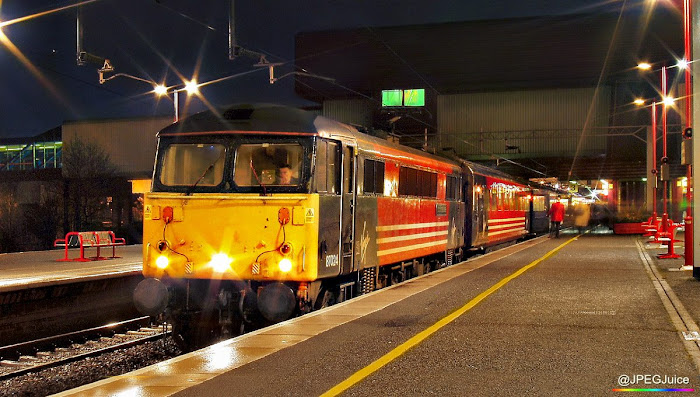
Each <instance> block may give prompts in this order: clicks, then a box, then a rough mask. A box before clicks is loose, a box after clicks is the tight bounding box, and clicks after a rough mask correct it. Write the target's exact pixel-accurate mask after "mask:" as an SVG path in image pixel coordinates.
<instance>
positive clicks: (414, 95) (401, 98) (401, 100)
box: [382, 88, 425, 107]
mask: <svg viewBox="0 0 700 397" xmlns="http://www.w3.org/2000/svg"><path fill="white" fill-rule="evenodd" d="M400 106H406V107H420V106H425V89H424V88H416V89H410V90H382V107H400Z"/></svg>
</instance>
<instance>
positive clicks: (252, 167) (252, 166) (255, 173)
mask: <svg viewBox="0 0 700 397" xmlns="http://www.w3.org/2000/svg"><path fill="white" fill-rule="evenodd" d="M250 169H251V170H253V175H255V180H256V181H258V184H259V185H260V187H261V188H262V195H263V196H267V192H266V191H265V184H264V183H262V182H261V181H260V178H258V173H257V171H255V166H254V165H253V159H252V158H251V159H250Z"/></svg>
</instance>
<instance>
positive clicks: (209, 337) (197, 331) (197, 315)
mask: <svg viewBox="0 0 700 397" xmlns="http://www.w3.org/2000/svg"><path fill="white" fill-rule="evenodd" d="M216 323H217V321H216V316H215V315H214V313H211V312H206V313H203V312H199V311H197V312H195V311H190V312H181V313H179V314H178V315H177V316H176V318H174V319H173V340H174V341H175V344H177V346H178V347H179V348H180V349H181V350H182V351H183V352H190V351H193V350H196V349H198V348H201V347H204V346H206V345H208V344H210V343H211V342H213V341H214V340H216V338H217V337H218V332H217V331H218V329H219V327H218V326H217V325H218V324H216Z"/></svg>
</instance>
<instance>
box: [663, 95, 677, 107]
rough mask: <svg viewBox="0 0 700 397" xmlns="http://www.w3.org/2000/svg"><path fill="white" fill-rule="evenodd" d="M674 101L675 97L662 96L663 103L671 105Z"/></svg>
mask: <svg viewBox="0 0 700 397" xmlns="http://www.w3.org/2000/svg"><path fill="white" fill-rule="evenodd" d="M674 101H675V99H674V98H673V97H672V96H667V97H666V98H664V105H666V106H672V105H673V102H674Z"/></svg>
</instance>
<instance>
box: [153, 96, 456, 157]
mask: <svg viewBox="0 0 700 397" xmlns="http://www.w3.org/2000/svg"><path fill="white" fill-rule="evenodd" d="M246 131H250V132H251V133H264V132H267V131H270V132H281V133H284V132H288V133H290V134H295V135H297V134H298V135H310V136H322V137H327V138H334V139H339V140H345V141H346V142H347V141H351V142H353V143H355V144H356V145H357V147H358V148H359V150H360V151H364V152H373V153H376V154H378V155H379V156H386V157H392V153H393V157H406V155H409V157H410V158H413V159H417V158H425V159H430V160H431V161H437V162H441V163H443V164H444V165H445V166H449V167H450V168H453V169H456V168H459V167H460V165H459V163H457V162H455V161H454V160H451V159H448V158H445V157H441V156H437V155H433V154H430V153H427V152H424V151H421V150H417V149H413V148H409V147H407V146H402V145H399V144H396V143H393V142H389V141H387V140H385V139H381V138H377V137H374V136H371V135H368V134H365V133H362V132H360V131H358V130H357V128H355V127H353V126H351V125H348V124H344V123H341V122H338V121H335V120H332V119H329V118H327V117H323V116H319V115H317V114H315V113H313V112H309V111H305V110H301V109H297V108H293V107H288V106H283V105H275V104H241V105H232V106H230V107H227V108H223V109H219V110H217V111H212V110H207V111H204V112H199V113H197V114H194V115H192V116H189V117H187V118H185V119H183V120H181V121H179V122H177V123H174V124H171V125H169V126H168V127H165V128H164V129H163V130H161V131H160V132H159V133H158V136H176V135H179V136H187V135H201V134H202V133H204V134H207V133H212V134H226V133H231V134H235V133H240V132H246Z"/></svg>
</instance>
